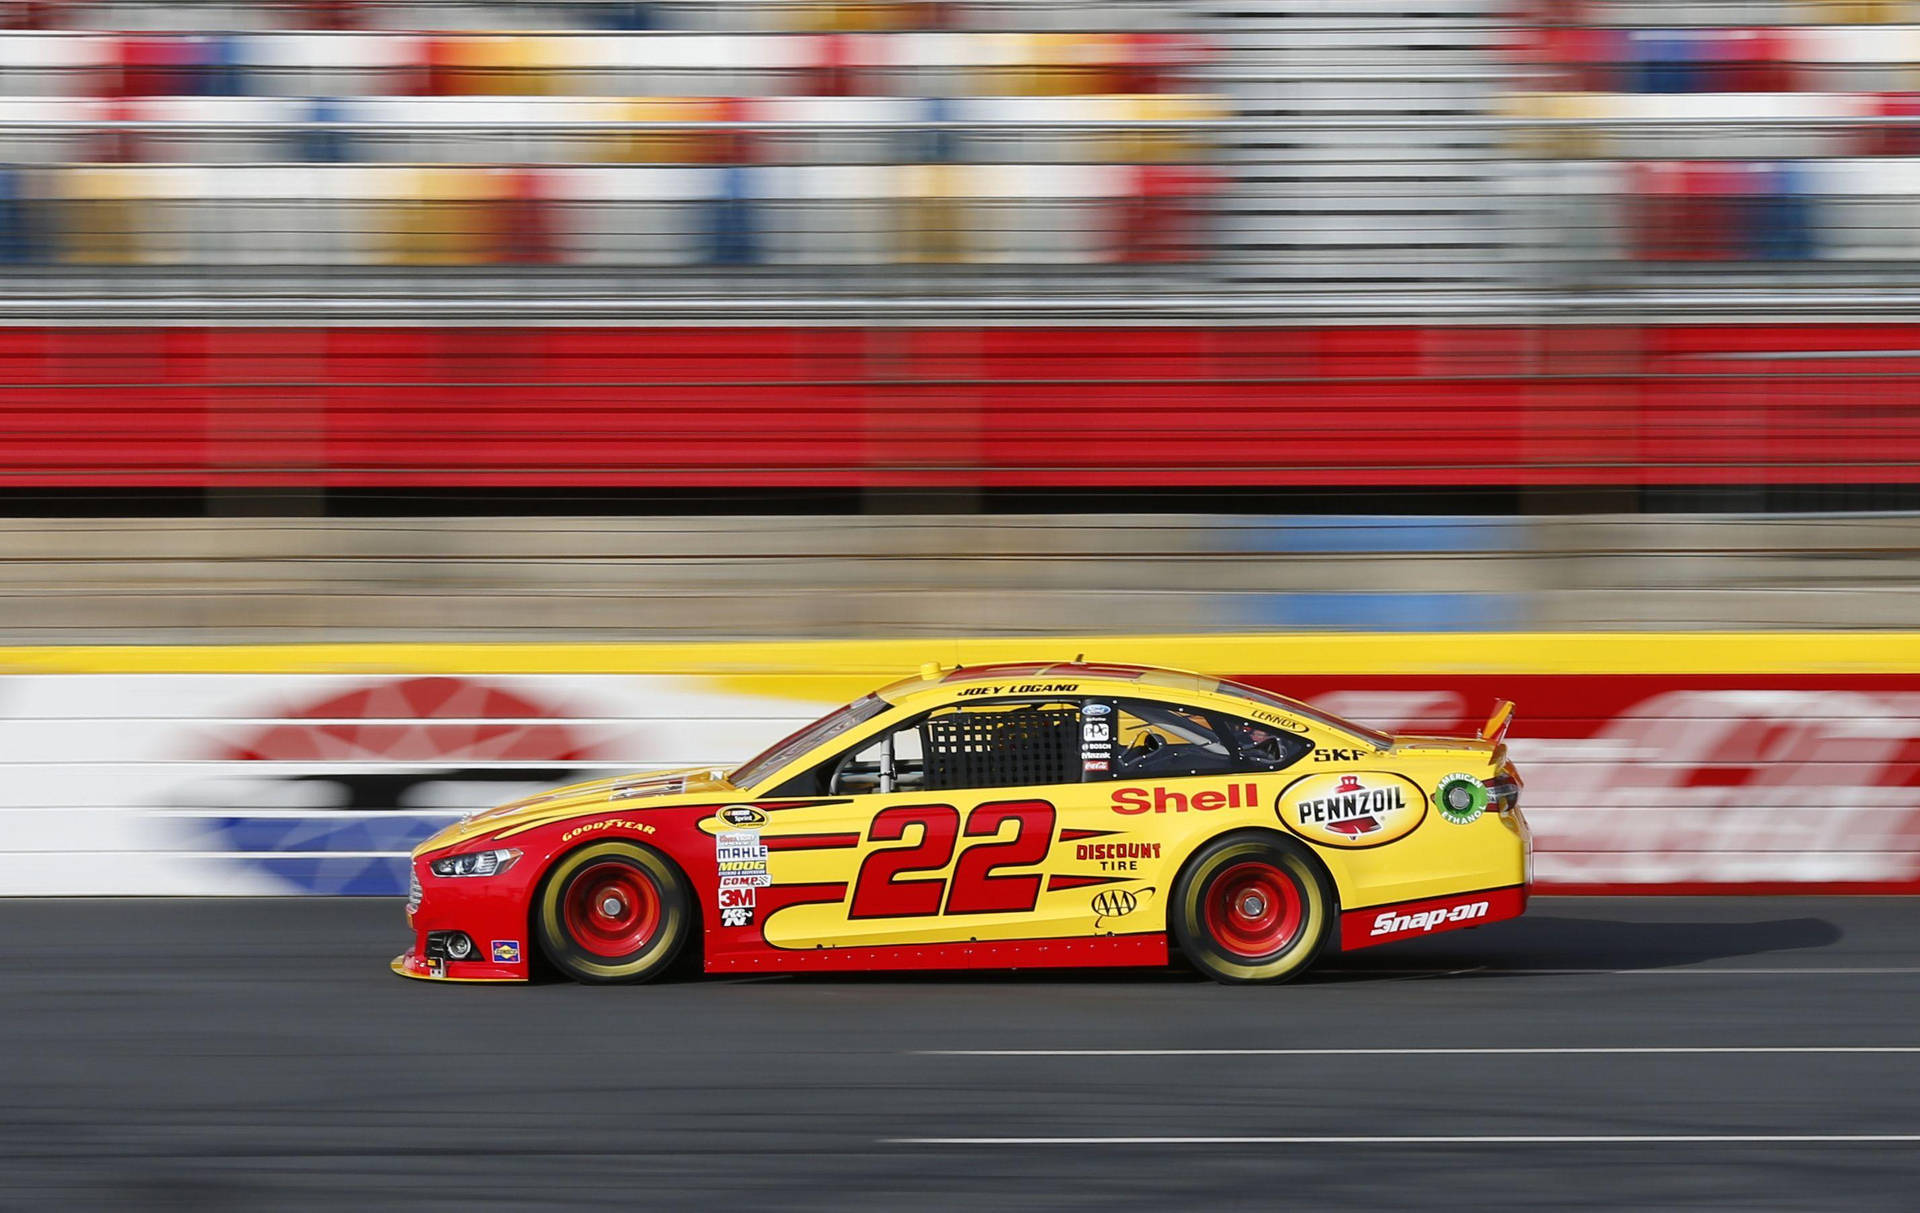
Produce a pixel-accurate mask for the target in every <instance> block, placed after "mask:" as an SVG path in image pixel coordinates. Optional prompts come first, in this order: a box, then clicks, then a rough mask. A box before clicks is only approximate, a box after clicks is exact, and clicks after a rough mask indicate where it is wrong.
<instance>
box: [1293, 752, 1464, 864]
mask: <svg viewBox="0 0 1920 1213" xmlns="http://www.w3.org/2000/svg"><path fill="white" fill-rule="evenodd" d="M1275 809H1276V811H1277V812H1278V813H1279V815H1280V824H1281V825H1284V826H1286V827H1287V828H1288V829H1289V830H1292V831H1293V832H1294V833H1295V834H1298V835H1299V836H1300V837H1302V838H1304V839H1306V840H1307V841H1308V842H1312V843H1317V844H1319V845H1320V846H1324V847H1352V848H1357V847H1377V846H1381V845H1383V844H1385V843H1389V842H1393V841H1394V840H1395V839H1399V838H1405V837H1406V836H1407V835H1408V834H1411V833H1412V832H1413V830H1414V827H1416V826H1418V825H1419V824H1420V822H1421V821H1422V820H1423V819H1424V818H1425V817H1426V815H1427V796H1426V793H1425V792H1422V791H1421V790H1420V785H1419V784H1416V783H1415V782H1413V780H1411V779H1408V778H1407V777H1406V776H1404V775H1395V774H1392V773H1391V772H1387V771H1354V772H1345V773H1336V772H1332V771H1329V772H1328V773H1326V774H1324V775H1308V776H1306V777H1305V778H1303V779H1296V780H1294V781H1293V782H1292V783H1290V784H1288V785H1287V787H1286V790H1285V791H1283V792H1281V793H1280V799H1279V801H1278V803H1277V804H1276V805H1275Z"/></svg>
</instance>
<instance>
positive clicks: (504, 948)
mask: <svg viewBox="0 0 1920 1213" xmlns="http://www.w3.org/2000/svg"><path fill="white" fill-rule="evenodd" d="M493 963H495V964H497V965H517V964H519V963H520V941H519V940H517V939H496V940H494V941H493Z"/></svg>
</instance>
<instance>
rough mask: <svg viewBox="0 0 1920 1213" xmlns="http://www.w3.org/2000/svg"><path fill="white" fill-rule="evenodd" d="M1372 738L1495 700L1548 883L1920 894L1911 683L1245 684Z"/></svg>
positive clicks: (1556, 679)
mask: <svg viewBox="0 0 1920 1213" xmlns="http://www.w3.org/2000/svg"><path fill="white" fill-rule="evenodd" d="M1250 681H1254V682H1257V683H1261V684H1264V685H1267V686H1269V687H1272V688H1273V689H1276V690H1277V689H1280V688H1282V687H1286V688H1288V689H1289V692H1290V693H1291V694H1294V695H1296V696H1298V697H1301V698H1306V699H1311V700H1313V701H1314V702H1315V703H1317V704H1318V705H1319V706H1321V707H1323V708H1326V709H1328V710H1330V711H1333V712H1336V713H1339V714H1342V715H1346V716H1350V717H1352V718H1354V719H1358V720H1364V721H1366V722H1367V723H1370V724H1372V725H1374V726H1376V727H1378V728H1383V729H1388V730H1398V731H1405V732H1430V733H1470V732H1473V731H1475V730H1476V729H1477V728H1478V727H1479V725H1480V724H1481V722H1482V721H1484V719H1485V718H1486V713H1487V711H1488V709H1489V708H1490V707H1491V706H1492V704H1493V702H1494V700H1495V699H1496V697H1501V696H1504V697H1506V698H1510V699H1513V700H1515V701H1516V702H1517V703H1518V705H1519V710H1518V714H1517V716H1516V719H1515V723H1514V725H1513V728H1512V731H1511V732H1510V733H1509V735H1508V740H1507V744H1508V747H1509V750H1510V752H1511V753H1512V755H1513V758H1514V761H1515V762H1516V763H1517V764H1518V765H1519V768H1520V772H1521V776H1522V778H1523V779H1524V780H1525V781H1526V791H1525V794H1524V796H1523V797H1522V802H1521V803H1522V807H1523V809H1524V810H1525V812H1526V815H1527V819H1528V820H1529V821H1530V822H1531V823H1532V825H1533V828H1534V833H1535V838H1536V847H1537V850H1536V862H1535V875H1536V877H1537V878H1538V879H1539V881H1540V882H1541V884H1542V885H1543V886H1549V887H1558V888H1561V889H1567V890H1575V889H1594V890H1611V889H1615V888H1620V887H1627V886H1631V887H1647V886H1655V887H1663V888H1669V889H1696V888H1698V889H1714V888H1720V889H1734V888H1763V887H1772V886H1785V887H1788V888H1792V889H1800V890H1805V891H1812V890H1815V889H1822V888H1829V887H1831V888H1844V889H1850V890H1856V891H1868V890H1874V889H1883V890H1917V889H1920V678H1916V677H1914V676H1911V675H1717V676H1716V675H1687V676H1674V675H1608V674H1580V675H1510V674H1506V675H1471V676H1457V675H1456V676H1430V677H1421V678H1403V677H1390V676H1375V677H1324V676H1321V677H1311V678H1289V679H1279V678H1271V677H1258V676H1256V677H1254V678H1252V679H1250Z"/></svg>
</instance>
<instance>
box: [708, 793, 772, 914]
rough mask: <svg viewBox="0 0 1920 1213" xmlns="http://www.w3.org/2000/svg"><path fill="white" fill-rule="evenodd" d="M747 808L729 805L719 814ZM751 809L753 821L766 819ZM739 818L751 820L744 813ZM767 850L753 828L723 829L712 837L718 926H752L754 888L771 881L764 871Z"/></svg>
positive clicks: (762, 814) (757, 889) (763, 885)
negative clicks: (718, 916) (718, 913)
mask: <svg viewBox="0 0 1920 1213" xmlns="http://www.w3.org/2000/svg"><path fill="white" fill-rule="evenodd" d="M749 807H750V806H747V805H734V806H730V807H729V808H728V809H723V810H721V817H722V818H723V819H725V818H726V815H727V813H729V812H731V811H732V810H733V809H741V808H749ZM752 812H753V813H754V815H755V816H756V817H757V818H758V820H757V821H754V822H753V824H755V825H758V824H761V823H763V822H764V821H765V820H766V815H765V814H764V813H760V811H759V810H758V809H754V810H752ZM741 819H742V820H743V821H746V820H751V819H749V818H745V817H744V816H743V817H742V818H741ZM767 853H768V852H767V847H766V844H764V843H763V842H761V841H760V831H759V830H757V829H748V830H738V829H727V830H721V831H720V832H719V833H718V834H715V835H714V836H713V866H714V871H715V873H716V876H715V884H716V886H717V891H718V892H717V895H718V900H719V910H720V925H721V926H723V927H749V926H752V925H753V919H754V910H755V908H756V906H757V903H758V900H759V897H758V891H759V890H761V889H764V888H767V887H769V886H771V885H772V884H773V877H772V876H771V875H769V874H768V872H767Z"/></svg>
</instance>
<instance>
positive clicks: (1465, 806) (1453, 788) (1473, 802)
mask: <svg viewBox="0 0 1920 1213" xmlns="http://www.w3.org/2000/svg"><path fill="white" fill-rule="evenodd" d="M1433 807H1434V808H1436V809H1439V810H1440V816H1441V817H1442V818H1444V819H1446V820H1447V821H1450V822H1452V823H1453V824H1454V825H1457V826H1464V825H1472V824H1473V823H1474V822H1476V821H1478V820H1480V815H1481V814H1482V813H1484V812H1486V811H1487V785H1486V784H1484V783H1481V782H1480V781H1479V780H1478V779H1475V778H1474V777H1473V776H1471V775H1465V774H1454V775H1447V776H1443V777H1442V778H1441V780H1440V785H1439V786H1438V787H1437V788H1435V789H1434V791H1433Z"/></svg>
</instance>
